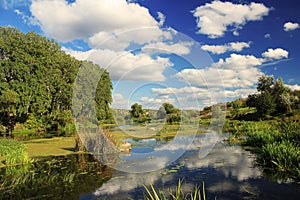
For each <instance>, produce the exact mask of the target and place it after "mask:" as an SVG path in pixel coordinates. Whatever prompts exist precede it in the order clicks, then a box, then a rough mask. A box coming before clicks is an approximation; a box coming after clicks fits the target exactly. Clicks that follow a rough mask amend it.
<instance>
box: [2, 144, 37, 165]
mask: <svg viewBox="0 0 300 200" xmlns="http://www.w3.org/2000/svg"><path fill="white" fill-rule="evenodd" d="M26 150H27V149H26V146H25V145H24V144H23V143H22V142H20V141H17V140H12V139H0V156H4V161H3V164H5V165H13V164H27V163H29V162H31V160H30V159H29V157H28V154H27V151H26Z"/></svg>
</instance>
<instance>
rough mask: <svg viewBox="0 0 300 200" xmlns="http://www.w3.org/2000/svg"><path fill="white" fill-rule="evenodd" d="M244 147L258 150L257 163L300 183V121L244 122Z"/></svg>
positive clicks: (241, 131) (242, 133)
mask: <svg viewBox="0 0 300 200" xmlns="http://www.w3.org/2000/svg"><path fill="white" fill-rule="evenodd" d="M237 132H238V133H239V135H243V136H246V139H245V140H244V145H247V146H252V147H256V150H257V151H256V154H257V163H258V164H259V165H261V166H262V167H264V168H265V169H272V170H276V171H280V172H285V173H286V175H287V176H288V177H291V178H294V179H296V180H298V181H299V180H300V125H299V122H279V123H270V122H242V123H241V124H240V126H239V127H238V129H237Z"/></svg>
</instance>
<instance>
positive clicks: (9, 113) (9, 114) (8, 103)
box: [0, 90, 19, 135]
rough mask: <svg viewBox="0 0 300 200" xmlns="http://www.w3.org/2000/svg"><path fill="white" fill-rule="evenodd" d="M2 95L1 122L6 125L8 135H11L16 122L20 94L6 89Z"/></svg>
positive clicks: (0, 103) (0, 102) (0, 97)
mask: <svg viewBox="0 0 300 200" xmlns="http://www.w3.org/2000/svg"><path fill="white" fill-rule="evenodd" d="M1 93H2V94H1V96H0V122H1V123H2V125H3V126H6V127H7V129H6V135H10V134H11V132H12V130H13V129H14V125H15V124H16V115H17V110H16V106H17V103H18V101H19V95H18V94H17V93H16V92H14V91H12V90H4V91H2V92H1Z"/></svg>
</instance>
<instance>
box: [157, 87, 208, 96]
mask: <svg viewBox="0 0 300 200" xmlns="http://www.w3.org/2000/svg"><path fill="white" fill-rule="evenodd" d="M151 91H152V92H153V93H155V94H157V95H161V96H165V95H177V96H179V95H181V94H184V95H186V94H194V93H201V92H206V91H207V90H206V89H203V88H197V87H182V88H174V87H168V88H152V89H151Z"/></svg>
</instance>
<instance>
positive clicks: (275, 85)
mask: <svg viewBox="0 0 300 200" xmlns="http://www.w3.org/2000/svg"><path fill="white" fill-rule="evenodd" d="M257 91H258V92H260V93H257V94H251V95H249V96H248V98H247V100H246V105H247V106H248V107H255V108H256V110H257V116H258V117H259V118H265V117H266V116H267V115H270V114H279V113H282V114H289V113H292V109H293V108H294V109H298V104H299V97H298V92H297V91H291V90H290V89H289V88H288V87H286V86H285V85H284V82H283V80H282V78H278V79H277V80H276V81H275V82H274V78H273V77H272V76H261V77H260V78H259V79H258V85H257Z"/></svg>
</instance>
